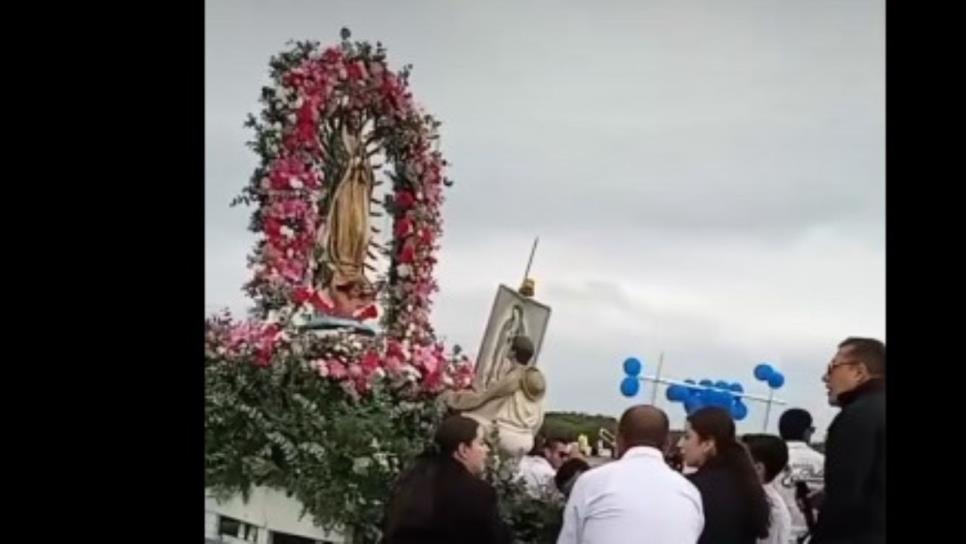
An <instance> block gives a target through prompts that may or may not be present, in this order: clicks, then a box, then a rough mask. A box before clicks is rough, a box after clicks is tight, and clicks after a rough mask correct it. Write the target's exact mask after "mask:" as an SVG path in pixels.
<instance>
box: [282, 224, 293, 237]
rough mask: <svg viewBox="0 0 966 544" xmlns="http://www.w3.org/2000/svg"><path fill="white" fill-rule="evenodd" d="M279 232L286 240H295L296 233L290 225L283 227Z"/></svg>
mask: <svg viewBox="0 0 966 544" xmlns="http://www.w3.org/2000/svg"><path fill="white" fill-rule="evenodd" d="M278 230H279V232H281V233H282V236H284V237H286V238H295V231H294V230H292V229H291V227H289V226H288V225H282V228H280V229H278Z"/></svg>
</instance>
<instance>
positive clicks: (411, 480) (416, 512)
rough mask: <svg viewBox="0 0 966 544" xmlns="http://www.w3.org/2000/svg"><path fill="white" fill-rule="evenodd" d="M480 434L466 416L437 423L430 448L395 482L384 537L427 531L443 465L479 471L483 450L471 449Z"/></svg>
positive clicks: (472, 421)
mask: <svg viewBox="0 0 966 544" xmlns="http://www.w3.org/2000/svg"><path fill="white" fill-rule="evenodd" d="M481 434H482V433H480V424H479V423H477V421H476V420H474V419H471V418H468V417H466V416H462V415H451V416H448V417H446V418H445V419H443V421H441V422H440V424H439V426H438V427H437V428H436V433H435V434H434V435H433V443H432V446H431V447H429V448H428V449H427V450H426V451H425V452H424V453H423V454H422V455H420V456H419V457H418V458H417V459H416V461H415V463H413V466H412V467H410V468H409V469H408V470H406V471H405V472H403V473H402V474H401V475H400V476H399V479H398V480H397V481H396V484H395V487H394V490H393V493H392V497H391V498H390V500H389V502H388V504H387V509H386V524H385V532H386V535H387V536H389V537H391V536H392V535H394V534H396V533H397V532H398V531H400V530H402V529H403V528H404V527H428V526H430V525H432V524H433V523H434V522H435V521H436V515H437V514H436V504H435V503H436V500H435V499H436V497H435V492H436V491H435V490H436V482H437V480H439V479H440V478H442V477H444V476H441V472H442V471H443V470H444V465H447V464H448V463H449V462H450V460H454V461H457V462H460V463H462V464H463V465H464V466H466V468H467V470H468V471H469V472H473V471H474V467H471V466H470V465H480V466H479V467H478V468H479V469H480V470H482V468H483V467H482V465H481V463H482V462H484V461H485V455H486V450H485V448H484V449H483V450H482V451H481V450H480V449H479V448H478V447H477V446H475V445H474V442H477V441H478V440H479V438H480V435H481ZM480 455H482V456H483V457H482V458H481V457H480ZM467 456H469V457H470V458H471V459H467ZM448 474H450V475H451V474H452V473H448Z"/></svg>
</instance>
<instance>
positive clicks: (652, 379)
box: [638, 376, 788, 404]
mask: <svg viewBox="0 0 966 544" xmlns="http://www.w3.org/2000/svg"><path fill="white" fill-rule="evenodd" d="M638 379H639V380H644V381H648V382H655V383H661V384H664V385H683V386H684V387H691V388H695V389H705V390H714V391H727V392H728V393H731V395H732V396H735V397H741V398H743V399H747V400H756V401H758V402H770V403H772V404H788V403H787V402H785V401H783V400H781V399H776V398H774V394H775V392H774V391H769V392H768V396H767V397H762V396H760V395H751V394H749V393H736V392H734V391H731V390H730V389H721V388H719V387H714V386H711V387H704V386H701V385H697V384H693V383H688V382H683V381H681V380H672V379H669V378H656V377H654V376H639V377H638Z"/></svg>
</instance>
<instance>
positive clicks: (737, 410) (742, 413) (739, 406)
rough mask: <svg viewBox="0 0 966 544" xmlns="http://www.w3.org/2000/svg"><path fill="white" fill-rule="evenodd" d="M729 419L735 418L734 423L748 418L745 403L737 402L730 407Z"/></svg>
mask: <svg viewBox="0 0 966 544" xmlns="http://www.w3.org/2000/svg"><path fill="white" fill-rule="evenodd" d="M731 417H733V418H735V421H741V420H742V419H745V418H746V417H748V407H747V406H745V403H743V402H741V401H738V402H736V403H735V404H734V406H732V407H731Z"/></svg>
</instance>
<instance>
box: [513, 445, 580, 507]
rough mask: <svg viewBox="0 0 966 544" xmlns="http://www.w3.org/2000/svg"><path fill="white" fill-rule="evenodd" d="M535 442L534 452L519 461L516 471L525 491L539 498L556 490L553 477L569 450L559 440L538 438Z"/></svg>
mask: <svg viewBox="0 0 966 544" xmlns="http://www.w3.org/2000/svg"><path fill="white" fill-rule="evenodd" d="M536 442H537V445H536V447H535V448H534V451H532V452H531V453H530V455H526V456H524V457H523V458H522V459H520V466H519V469H518V470H519V472H520V479H521V480H523V483H524V485H526V488H527V491H528V492H529V493H530V494H531V495H533V496H535V497H540V496H543V495H545V494H546V493H548V492H549V493H552V492H553V491H554V490H555V489H556V488H555V487H554V483H553V477H554V476H555V475H556V474H557V469H558V468H560V465H562V464H563V462H564V461H566V460H567V458H568V456H569V455H568V452H569V449H568V447H567V444H566V442H564V441H563V440H561V439H559V438H553V437H551V438H544V437H541V436H538V437H537V440H536Z"/></svg>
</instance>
